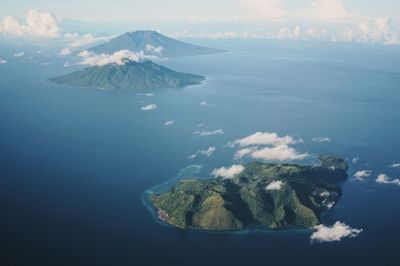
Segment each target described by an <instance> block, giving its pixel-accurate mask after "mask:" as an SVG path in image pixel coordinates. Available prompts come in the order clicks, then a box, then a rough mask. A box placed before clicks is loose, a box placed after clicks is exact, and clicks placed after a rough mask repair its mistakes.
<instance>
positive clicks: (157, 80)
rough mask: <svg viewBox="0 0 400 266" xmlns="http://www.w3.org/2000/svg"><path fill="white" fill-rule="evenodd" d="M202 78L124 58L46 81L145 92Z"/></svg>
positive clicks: (195, 82) (175, 86)
mask: <svg viewBox="0 0 400 266" xmlns="http://www.w3.org/2000/svg"><path fill="white" fill-rule="evenodd" d="M204 79H205V77H203V76H200V75H195V74H189V73H182V72H177V71H174V70H172V69H169V68H167V67H164V66H161V65H158V64H156V63H154V62H152V61H150V60H146V61H143V62H135V61H131V60H127V59H125V61H124V64H122V65H118V64H107V65H103V66H92V67H87V68H85V69H83V70H79V71H76V72H73V73H71V74H67V75H64V76H60V77H55V78H50V79H49V81H51V82H54V83H57V84H63V85H69V86H74V87H81V88H94V89H100V90H115V89H128V90H135V91H145V90H152V89H163V88H182V87H186V86H190V85H197V84H201V82H202V81H203V80H204Z"/></svg>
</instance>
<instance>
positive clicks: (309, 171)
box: [151, 156, 348, 231]
mask: <svg viewBox="0 0 400 266" xmlns="http://www.w3.org/2000/svg"><path fill="white" fill-rule="evenodd" d="M319 159H320V161H321V165H319V166H307V165H298V164H288V163H262V162H251V163H247V164H245V165H243V167H244V169H243V171H242V172H241V173H240V174H237V175H236V176H234V177H233V178H223V177H219V176H217V177H216V178H212V179H206V180H204V179H203V180H201V179H189V180H181V181H179V182H178V183H177V184H176V185H174V186H173V187H172V188H171V189H170V190H169V191H167V192H164V193H159V194H155V195H153V196H152V198H151V201H152V203H153V206H154V207H155V209H156V211H157V213H158V218H159V219H161V220H163V221H165V222H166V223H168V224H170V225H172V226H174V227H177V228H181V229H188V228H192V229H200V230H214V231H221V230H239V229H242V228H245V227H248V226H251V225H257V226H261V227H264V228H270V229H281V228H286V227H312V226H315V225H318V224H320V217H321V214H322V213H323V212H324V211H326V210H327V209H330V208H331V207H332V206H333V205H334V204H336V202H337V201H338V199H339V198H340V196H341V195H342V189H341V187H340V185H339V183H340V182H343V181H345V180H346V179H347V173H346V172H347V169H348V165H347V163H346V162H345V161H344V160H343V159H341V158H337V157H333V156H320V157H319Z"/></svg>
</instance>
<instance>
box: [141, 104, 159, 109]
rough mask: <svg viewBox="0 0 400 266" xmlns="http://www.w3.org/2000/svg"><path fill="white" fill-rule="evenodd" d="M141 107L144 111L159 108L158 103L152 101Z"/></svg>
mask: <svg viewBox="0 0 400 266" xmlns="http://www.w3.org/2000/svg"><path fill="white" fill-rule="evenodd" d="M141 109H142V111H153V110H155V109H157V105H156V104H154V103H152V104H149V105H146V106H143V107H142V108H141Z"/></svg>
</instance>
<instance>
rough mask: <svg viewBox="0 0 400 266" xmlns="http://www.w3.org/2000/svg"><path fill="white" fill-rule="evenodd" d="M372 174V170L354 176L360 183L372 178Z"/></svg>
mask: <svg viewBox="0 0 400 266" xmlns="http://www.w3.org/2000/svg"><path fill="white" fill-rule="evenodd" d="M371 174H372V171H371V170H361V171H357V172H356V173H355V174H354V175H353V176H354V178H356V179H358V180H360V181H364V178H365V177H369V176H371Z"/></svg>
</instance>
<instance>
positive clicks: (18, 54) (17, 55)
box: [14, 52, 25, 57]
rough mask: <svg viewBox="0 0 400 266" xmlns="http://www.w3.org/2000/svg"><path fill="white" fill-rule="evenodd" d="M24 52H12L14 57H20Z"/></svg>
mask: <svg viewBox="0 0 400 266" xmlns="http://www.w3.org/2000/svg"><path fill="white" fill-rule="evenodd" d="M24 54H25V52H20V53H16V54H14V56H15V57H21V56H24Z"/></svg>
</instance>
